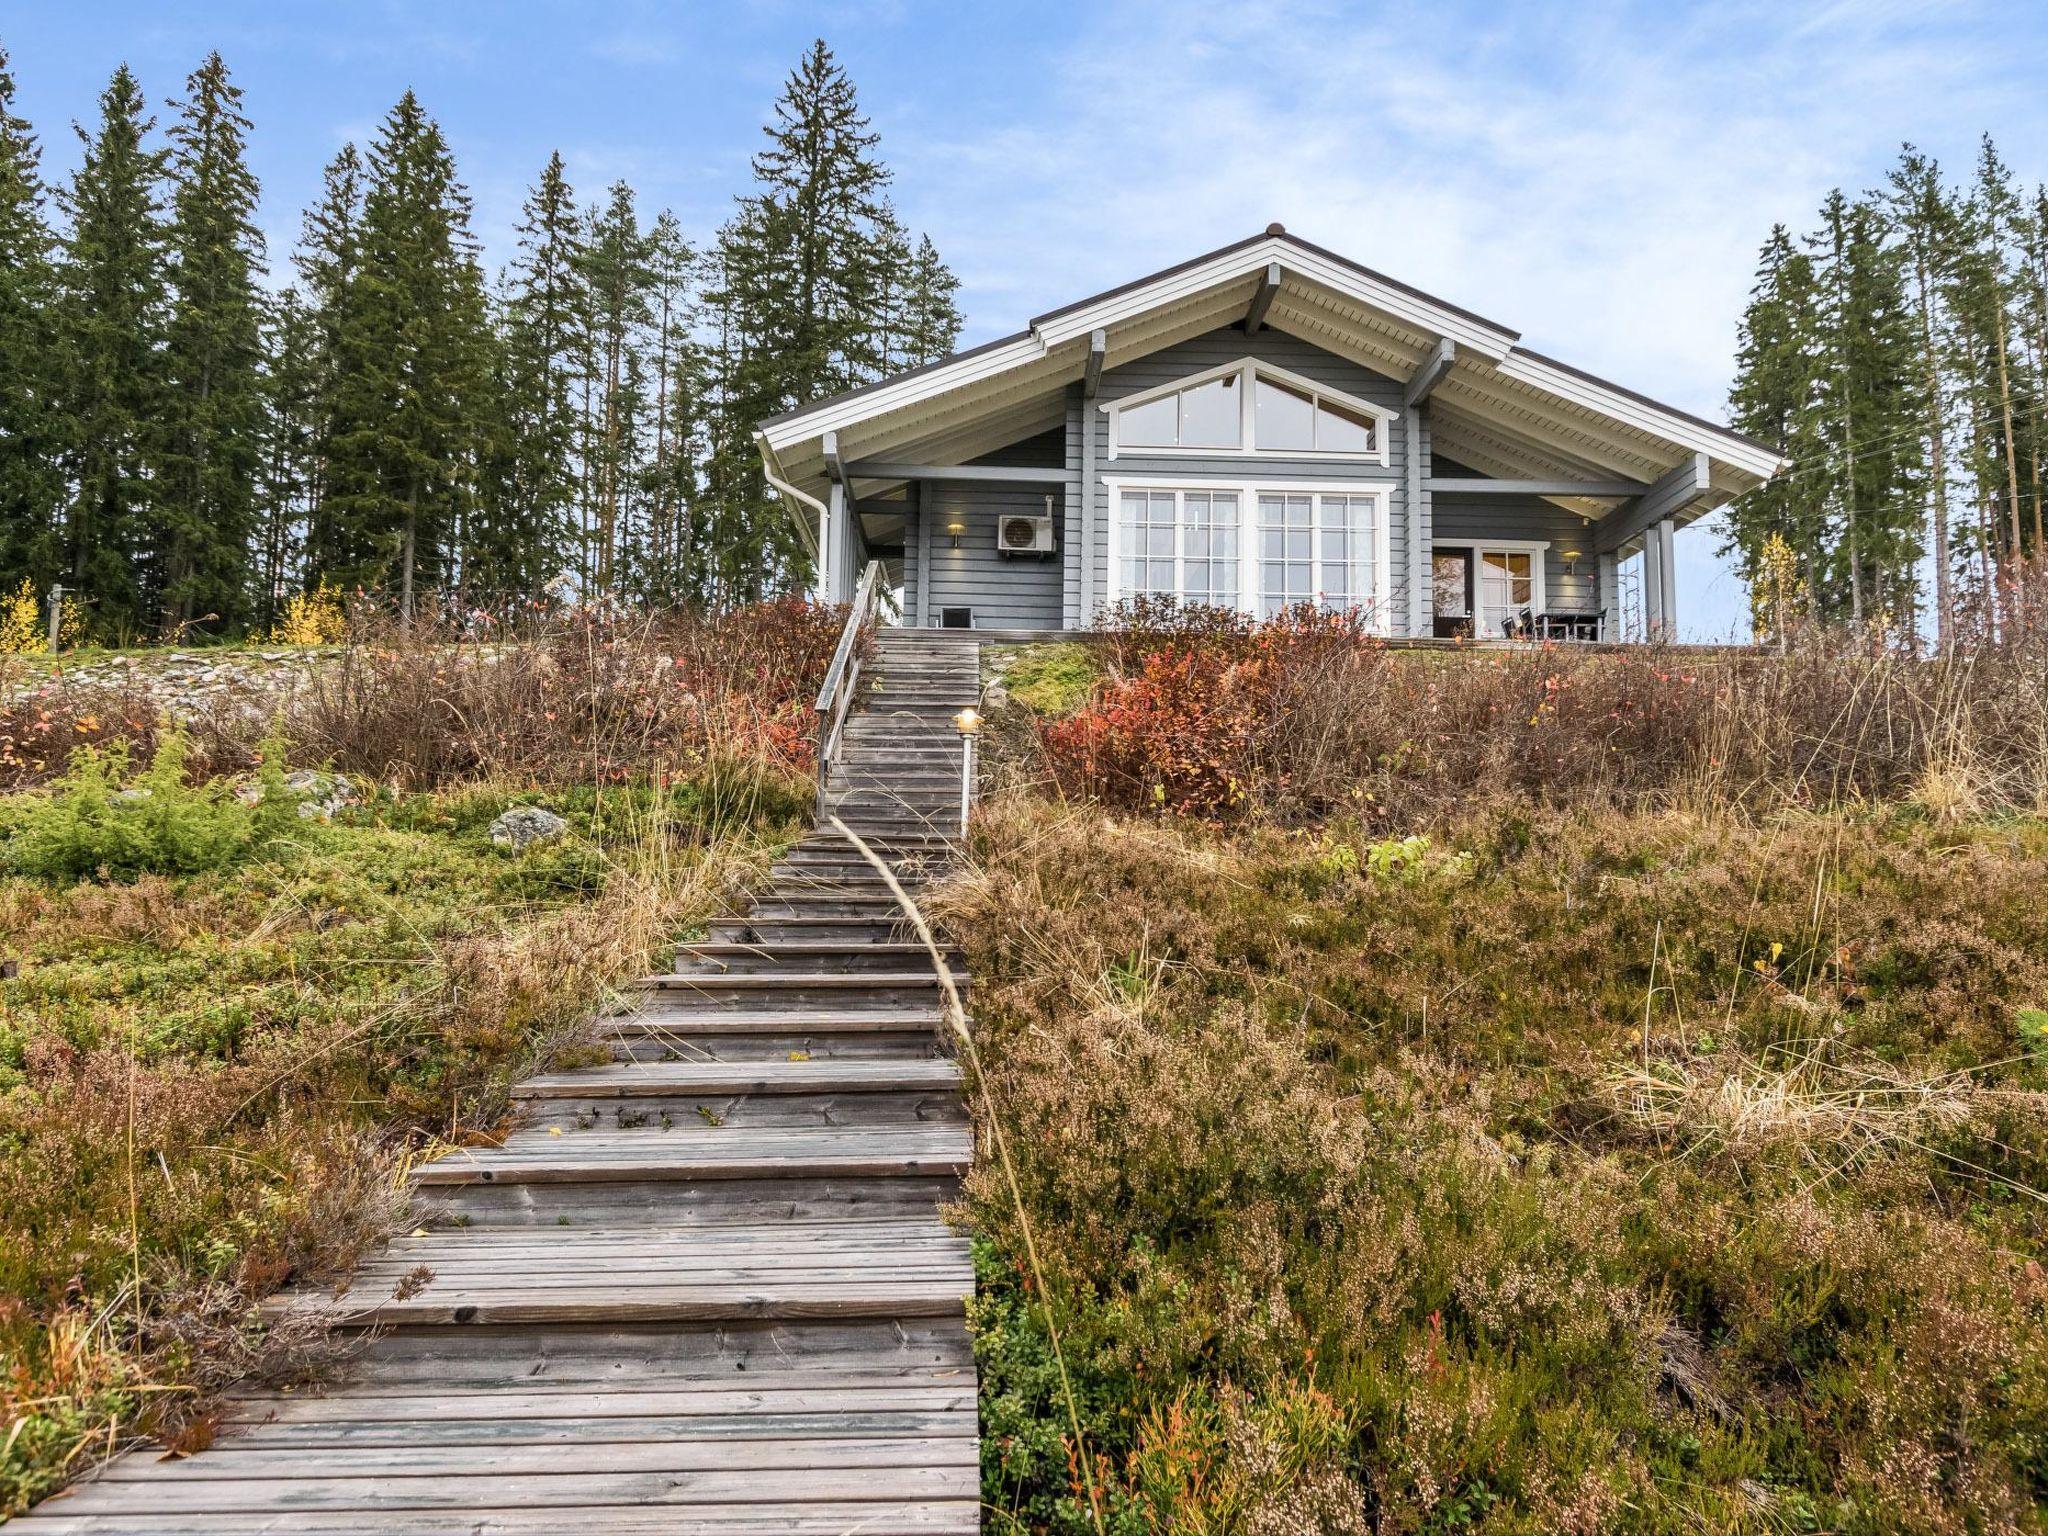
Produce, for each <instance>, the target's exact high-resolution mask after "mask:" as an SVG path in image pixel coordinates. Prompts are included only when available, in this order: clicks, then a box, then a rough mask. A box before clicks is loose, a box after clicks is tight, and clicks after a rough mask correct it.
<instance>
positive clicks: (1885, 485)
mask: <svg viewBox="0 0 2048 1536" xmlns="http://www.w3.org/2000/svg"><path fill="white" fill-rule="evenodd" d="M1821 218H1822V229H1821V231H1820V233H1819V234H1817V235H1815V236H1813V237H1812V239H1811V240H1810V241H1809V242H1808V243H1809V245H1811V246H1812V247H1813V248H1814V250H1815V253H1816V255H1815V262H1814V267H1815V279H1816V282H1815V294H1816V299H1817V306H1818V323H1819V326H1820V329H1821V331H1822V334H1823V335H1824V336H1826V338H1827V341H1828V344H1827V345H1826V346H1825V347H1824V348H1823V349H1822V353H1821V367H1820V369H1819V374H1818V382H1819V395H1818V399H1817V402H1816V409H1817V414H1818V428H1819V431H1818V437H1819V440H1820V444H1821V447H1822V451H1823V453H1824V454H1825V461H1826V464H1827V466H1828V468H1827V478H1828V479H1829V481H1830V482H1831V487H1832V492H1833V495H1832V500H1833V503H1834V506H1835V509H1836V514H1837V517H1838V518H1839V521H1840V529H1839V543H1838V548H1837V550H1836V558H1835V561H1834V566H1833V571H1832V572H1831V573H1830V574H1831V575H1832V576H1833V580H1832V582H1831V583H1830V587H1829V589H1828V590H1830V591H1831V592H1832V594H1833V602H1832V603H1831V605H1830V606H1831V607H1832V609H1833V611H1834V612H1836V613H1841V614H1842V616H1845V617H1847V618H1848V619H1849V620H1850V621H1851V622H1853V623H1859V624H1860V623H1862V622H1863V621H1864V620H1865V619H1866V618H1868V617H1872V616H1874V615H1876V614H1879V613H1883V614H1885V615H1886V616H1887V617H1888V618H1889V619H1890V620H1892V621H1893V622H1894V623H1896V624H1899V625H1910V622H1911V618H1912V614H1913V611H1914V606H1915V604H1914V599H1915V594H1916V582H1915V577H1914V574H1913V573H1914V569H1915V566H1916V565H1917V563H1918V559H1919V553H1920V548H1921V545H1920V540H1919V514H1918V510H1917V509H1918V506H1919V496H1920V490H1921V485H1922V481H1923V478H1924V472H1923V470H1922V468H1921V456H1920V453H1919V450H1918V446H1917V444H1916V442H1915V441H1914V439H1915V435H1916V433H1917V430H1918V427H1919V425H1920V423H1921V421H1923V420H1924V419H1925V416H1924V412H1923V411H1922V410H1921V408H1920V404H1919V398H1918V372H1917V369H1916V367H1915V347H1914V343H1913V338H1912V331H1911V328H1910V321H1909V318H1908V310H1907V304H1906V298H1905V292H1904V285H1903V282H1902V279H1901V273H1900V261H1899V253H1898V251H1897V250H1896V249H1895V248H1893V247H1892V246H1890V245H1889V244H1888V243H1887V242H1886V240H1885V238H1884V234H1885V231H1884V223H1883V219H1882V217H1881V215H1880V214H1879V212H1878V210H1877V208H1876V207H1875V206H1874V204H1873V203H1871V202H1870V201H1869V200H1861V201H1857V202H1851V201H1850V200H1849V199H1848V198H1847V197H1845V196H1844V195H1843V194H1842V193H1841V192H1839V191H1836V192H1834V193H1832V194H1830V196H1829V197H1828V199H1827V202H1826V203H1825V204H1824V205H1823V207H1822V210H1821ZM1843 589H1846V594H1847V602H1846V612H1844V611H1843V609H1842V606H1841V595H1842V592H1843Z"/></svg>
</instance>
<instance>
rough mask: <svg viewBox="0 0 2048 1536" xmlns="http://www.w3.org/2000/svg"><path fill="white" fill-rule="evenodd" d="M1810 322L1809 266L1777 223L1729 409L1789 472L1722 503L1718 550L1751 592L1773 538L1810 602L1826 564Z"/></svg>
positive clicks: (1746, 320)
mask: <svg viewBox="0 0 2048 1536" xmlns="http://www.w3.org/2000/svg"><path fill="white" fill-rule="evenodd" d="M1816 318H1817V316H1816V302H1815V277H1814V270H1813V261H1812V259H1811V258H1810V257H1808V256H1807V254H1806V253H1805V252H1804V251H1802V250H1800V249H1798V248H1797V246H1795V245H1794V244H1793V241H1792V236H1791V233H1790V232H1789V231H1788V230H1787V229H1786V228H1785V226H1784V225H1782V224H1779V225H1776V226H1774V227H1773V228H1772V230H1771V234H1770V238H1769V239H1768V240H1766V241H1765V242H1764V246H1763V250H1762V251H1761V252H1760V253H1759V255H1758V257H1757V271H1756V281H1755V284H1754V285H1753V286H1752V287H1751V289H1750V297H1749V305H1748V307H1747V308H1746V309H1745V310H1744V312H1743V317H1742V325H1741V330H1740V332H1739V338H1738V341H1737V347H1736V371H1735V386H1734V389H1733V390H1732V391H1731V393H1730V396H1729V406H1730V414H1731V418H1732V420H1733V422H1734V424H1735V426H1736V427H1737V428H1739V429H1740V430H1741V431H1743V432H1746V433H1747V434H1749V435H1750V436H1751V437H1754V438H1756V439H1757V440H1758V441H1759V442H1763V443H1767V444H1769V445H1770V446H1771V447H1772V448H1773V449H1775V450H1776V451H1777V452H1779V453H1780V454H1782V455H1784V456H1785V457H1786V458H1787V459H1789V460H1791V461H1792V468H1791V470H1790V472H1789V473H1786V474H1784V475H1781V476H1779V477H1778V478H1776V479H1773V480H1769V481H1766V482H1765V483H1764V484H1763V485H1761V486H1759V487H1758V488H1757V489H1755V490H1753V491H1750V492H1749V493H1747V494H1746V495H1744V496H1741V497H1738V498H1737V499H1736V500H1735V501H1734V502H1733V503H1732V504H1731V505H1730V507H1729V509H1728V517H1727V529H1728V539H1727V543H1726V544H1725V545H1724V546H1723V549H1722V553H1723V554H1728V553H1733V554H1734V555H1735V557H1736V563H1737V568H1738V569H1739V570H1740V571H1741V572H1742V576H1743V579H1744V580H1745V581H1747V582H1749V583H1750V584H1751V585H1752V586H1754V585H1755V584H1756V582H1757V580H1758V578H1759V575H1760V573H1761V572H1762V571H1763V569H1764V567H1765V564H1766V549H1767V546H1768V545H1769V543H1770V541H1771V540H1772V539H1773V538H1774V537H1775V538H1777V539H1781V540H1783V542H1784V543H1785V545H1787V546H1789V547H1790V549H1791V550H1792V553H1793V557H1794V559H1795V560H1796V561H1797V563H1798V568H1799V569H1798V585H1799V586H1800V587H1801V588H1802V589H1803V590H1804V591H1805V592H1807V593H1808V594H1809V595H1811V594H1813V593H1815V592H1817V591H1818V590H1819V588H1820V585H1821V581H1822V577H1823V574H1824V572H1825V571H1826V569H1827V567H1828V565H1829V540H1828V528H1827V522H1828V514H1827V484H1826V481H1825V480H1824V479H1823V478H1822V477H1821V475H1820V474H1818V473H1817V472H1816V467H1817V466H1818V464H1819V463H1820V460H1821V445H1820V434H1819V431H1818V421H1817V416H1816V405H1817V401H1818V388H1817V381H1816V373H1817V371H1818V366H1819V362H1818V352H1819V348H1820V337H1819V335H1818V330H1817V325H1816Z"/></svg>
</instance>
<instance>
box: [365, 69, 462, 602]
mask: <svg viewBox="0 0 2048 1536" xmlns="http://www.w3.org/2000/svg"><path fill="white" fill-rule="evenodd" d="M469 217H470V205H469V197H468V194H467V192H465V191H464V189H463V187H462V185H461V183H460V182H459V181H458V180H457V179H456V174H455V165H454V160H453V157H452V156H451V155H450V153H449V151H448V146H447V142H446V140H445V139H444V138H443V137H442V134H441V130H440V128H439V127H438V126H436V125H435V123H434V122H433V121H432V119H430V118H429V117H428V116H427V115H426V113H425V112H424V111H423V110H422V108H421V107H420V104H419V100H418V98H417V97H415V96H414V95H413V93H412V92H410V91H407V92H406V93H405V95H404V96H403V97H401V98H400V100H399V102H398V104H397V105H396V106H395V107H393V108H392V109H391V112H390V113H389V115H388V116H387V117H386V118H385V120H384V124H383V126H382V128H381V129H380V130H379V132H378V135H377V139H376V142H375V143H374V144H373V145H372V147H371V150H370V154H369V158H368V162H367V190H366V192H365V194H364V197H363V209H362V220H361V229H360V236H359V239H358V241H357V257H358V259H357V266H356V270H355V272H354V274H353V276H352V278H351V279H350V281H349V284H348V289H349V292H348V301H347V304H346V306H345V312H344V314H343V315H342V317H341V321H342V325H343V327H344V329H343V333H342V336H341V338H340V344H339V348H338V351H339V354H340V358H341V360H342V361H343V362H344V363H345V365H346V367H345V371H344V372H342V373H341V374H340V376H339V377H337V378H336V379H335V380H334V381H333V389H334V395H335V417H336V420H335V427H334V434H333V438H332V440H331V441H330V443H329V444H328V450H327V451H328V455H329V458H330V461H332V462H333V463H335V464H336V466H337V469H338V473H337V475H336V483H335V484H333V485H331V486H330V487H328V489H327V492H326V496H325V500H326V502H327V503H328V504H329V505H330V506H334V507H335V508H336V510H337V511H338V513H339V514H340V515H339V517H338V519H337V520H338V521H339V522H341V523H342V524H343V525H344V526H346V527H347V528H348V529H349V530H350V531H351V535H352V539H353V542H354V545H355V547H356V549H357V550H358V551H360V553H359V555H358V559H359V560H360V562H361V563H360V564H359V565H358V566H357V567H356V569H354V570H352V571H349V570H344V571H343V572H342V573H340V574H342V575H343V576H344V577H345V578H349V579H353V580H355V581H358V582H360V583H362V584H363V585H365V586H372V587H384V588H386V589H387V590H390V591H392V592H393V593H394V595H395V598H396V601H397V604H398V609H399V612H400V614H401V615H403V616H405V617H406V618H408V619H409V618H410V617H411V614H412V612H413V606H414V601H415V598H416V596H417V594H418V593H419V592H420V591H421V590H422V589H423V588H425V587H427V586H430V585H437V584H440V583H443V582H445V581H446V580H448V579H449V578H450V577H452V576H453V575H454V574H455V572H454V571H453V569H452V566H453V558H452V556H453V552H454V550H455V549H456V547H457V546H458V544H459V540H460V536H461V530H462V524H463V519H464V517H465V514H466V513H467V511H468V508H469V505H470V502H471V500H472V498H473V496H474V493H475V488H476V477H477V468H478V456H479V449H480V447H481V423H482V422H483V421H484V419H485V412H486V391H487V387H488V385H489V381H490V379H491V377H492V366H491V348H492V346H493V338H492V337H491V335H490V332H489V327H488V318H487V314H486V303H485V295H484V286H483V277H482V273H481V271H480V270H479V268H478V265H477V258H476V250H475V245H474V241H473V239H472V237H471V235H470V228H469ZM337 504H338V505H337Z"/></svg>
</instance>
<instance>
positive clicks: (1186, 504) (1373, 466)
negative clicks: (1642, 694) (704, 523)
mask: <svg viewBox="0 0 2048 1536" xmlns="http://www.w3.org/2000/svg"><path fill="white" fill-rule="evenodd" d="M756 440H757V442H758V445H759V447H760V451H761V457H762V461H763V463H764V464H765V465H766V467H767V471H768V476H769V480H770V483H771V484H773V485H774V486H775V487H776V489H777V490H778V491H779V492H781V494H782V495H783V496H784V497H785V499H786V500H787V502H788V504H789V506H790V508H791V511H792V513H793V515H794V516H795V517H796V518H797V520H798V525H799V527H800V528H801V529H802V530H803V532H804V537H805V540H806V542H807V543H808V544H809V545H810V546H811V548H812V550H813V552H814V553H815V554H816V555H817V557H818V565H819V571H820V579H819V591H820V593H821V594H822V595H824V596H826V597H828V598H832V599H836V600H845V599H846V598H847V597H849V596H850V595H851V593H852V590H853V585H854V582H855V581H856V579H857V577H858V575H859V572H860V571H861V569H862V568H863V566H864V565H865V564H866V562H868V561H870V560H874V559H880V560H882V561H884V562H885V563H886V569H887V571H888V574H889V575H890V577H891V578H892V580H893V583H894V584H895V585H896V586H898V587H899V588H900V590H901V592H902V606H903V619H904V622H905V623H908V624H915V625H930V626H971V627H973V628H977V629H1003V630H1058V629H1085V628H1088V627H1089V626H1090V625H1091V623H1092V622H1093V621H1094V619H1095V618H1096V616H1097V615H1098V614H1099V613H1100V612H1101V611H1102V609H1103V608H1104V607H1106V606H1108V605H1110V604H1113V603H1115V602H1117V601H1119V600H1120V599H1124V598H1128V597H1132V596H1134V595H1137V594H1141V593H1154V594H1173V595H1176V596H1179V597H1181V598H1183V599H1186V600H1189V601H1199V602H1207V603H1217V604H1222V605H1225V606H1232V607H1239V608H1243V609H1246V610H1248V611H1251V612H1254V613H1260V614H1266V613H1271V612H1273V611H1274V610H1276V609H1277V608H1279V607H1281V606H1284V605H1287V604H1291V603H1297V602H1303V601H1311V602H1316V603H1320V604H1323V605H1327V606H1339V605H1355V606H1358V607H1360V608H1362V609H1363V610H1364V611H1365V612H1366V613H1367V614H1368V615H1369V617H1370V620H1371V622H1372V623H1373V624H1374V625H1376V626H1377V627H1378V628H1380V629H1381V630H1382V631H1383V632H1384V633H1386V634H1388V635H1390V636H1438V637H1472V638H1479V639H1503V638H1506V639H1512V638H1522V637H1552V638H1559V639H1616V638H1622V637H1623V636H1622V624H1621V588H1622V583H1621V581H1620V575H1619V573H1620V571H1621V569H1622V563H1623V562H1624V561H1627V560H1631V559H1638V558H1639V559H1640V562H1641V564H1640V567H1639V568H1637V569H1638V570H1639V573H1640V591H1641V594H1642V599H1641V603H1642V607H1641V617H1642V620H1643V625H1644V628H1645V629H1646V630H1647V632H1648V633H1649V634H1651V635H1660V634H1670V633H1672V632H1674V630H1675V627H1676V614H1677V592H1676V582H1675V579H1674V577H1675V572H1674V562H1673V557H1672V535H1673V533H1674V531H1675V530H1676V529H1677V528H1679V527H1681V526H1682V525H1684V524H1685V523H1687V522H1690V521H1691V520H1693V519H1694V518H1697V517H1700V516H1703V515H1705V514H1706V513H1707V512H1709V511H1711V510H1712V509H1713V508H1715V507H1717V506H1719V505H1721V504H1722V503H1724V502H1726V501H1727V500H1728V499H1729V498H1730V497H1732V496H1735V495H1738V494H1740V493H1741V492H1743V491H1746V490H1748V489H1750V488H1751V487H1753V486H1756V485H1758V484H1760V483H1761V482H1762V481H1763V480H1765V479H1766V478H1768V477H1769V476H1771V475H1772V474H1774V473H1776V472H1777V471H1778V470H1779V469H1780V468H1781V467H1782V461H1781V460H1780V458H1779V457H1778V455H1777V454H1776V453H1774V452H1773V451H1772V450H1770V449H1769V448H1766V447H1764V446H1762V445H1761V444H1759V443H1756V442H1753V441H1752V440H1750V439H1749V438H1746V437H1743V436H1741V435H1740V434H1739V433H1736V432H1732V431H1730V430H1729V429H1728V428H1726V427H1723V426H1718V425H1716V424H1715V423H1713V422H1710V421H1703V420H1701V419H1700V418H1698V417H1696V416H1690V415H1688V414H1686V413H1685V412H1683V411H1679V410H1675V409H1673V408H1672V407H1670V406H1667V405H1660V404H1658V403H1657V402H1656V401H1654V400H1650V399H1646V398H1645V397H1644V396H1642V395H1638V394H1636V393H1634V392H1633V391H1630V390H1627V389H1623V388H1622V387H1620V386H1619V385H1616V384H1610V383H1608V382H1607V381H1606V380H1604V379H1598V378H1595V377H1593V376H1592V375H1591V374H1587V373H1583V372H1581V371H1579V370H1578V369H1576V368H1573V367H1570V366H1568V365H1567V364H1564V363H1560V362H1557V361H1555V360H1554V359H1551V358H1548V357H1544V356H1542V355H1541V354H1539V353H1536V352H1532V351H1530V350H1529V349H1528V348H1526V347H1524V346H1522V345H1521V344H1520V341H1519V339H1518V337H1517V334H1516V333H1515V332H1514V331H1511V330H1508V329H1507V328H1506V327H1504V326H1501V325H1497V324H1495V323H1494V322H1493V321H1491V320H1485V319H1482V318H1480V317H1479V316H1478V315H1475V314H1472V313H1470V312H1469V311H1467V310H1463V309H1459V308H1458V307H1456V306H1455V305H1452V304H1447V303H1445V302H1444V301H1443V300H1441V299H1437V298H1432V297H1431V296H1430V295H1428V294H1426V293H1423V292H1421V291H1420V290H1418V289H1415V288H1411V287H1409V286H1407V285H1406V284H1405V283H1400V282H1396V281H1395V280H1393V279H1392V278H1389V277H1384V276H1382V275H1380V274H1379V273H1377V272H1373V271H1370V270H1368V269H1367V268H1365V267H1361V266H1359V265H1357V264H1356V263H1354V262H1351V261H1348V260H1346V259H1345V258H1343V257H1341V256H1338V255H1336V254H1334V253H1333V252H1330V251H1326V250H1322V249H1320V248H1319V247H1317V246H1314V245H1310V244H1309V243H1307V242H1306V241H1304V240H1300V239H1297V238H1296V237H1295V236H1293V235H1290V234H1288V233H1287V232H1286V231H1285V230H1283V229H1282V228H1281V227H1280V226H1279V225H1277V224H1276V225H1272V226H1270V227H1268V228H1267V229H1266V231H1265V232H1264V233H1262V234H1259V235H1255V236H1253V237H1252V238H1251V239H1249V240H1243V241H1239V242H1238V243H1237V244H1235V245H1230V246H1226V247H1224V248H1223V249H1222V250H1218V251H1212V252H1210V253H1209V254H1208V255H1206V256H1198V257H1196V258H1195V259H1194V260H1192V261H1189V262H1184V263H1182V264H1181V265H1179V266H1176V267H1171V268H1169V269H1167V270H1166V271H1164V272H1157V273H1154V274H1153V275H1152V276H1150V277H1144V278H1140V279H1138V280H1137V281H1136V282H1133V283H1127V284H1125V285H1124V286H1122V287H1120V288H1114V289H1111V290H1110V291H1109V292H1107V293H1101V294H1097V295H1096V296H1095V297H1093V298H1089V299H1083V300H1081V301H1080V302H1078V303H1075V304H1069V305H1067V306H1066V307H1065V308H1062V309H1056V310H1053V311H1051V312H1050V313H1049V314H1044V315H1040V316H1038V318H1036V319H1035V320H1033V321H1032V322H1031V323H1030V325H1029V326H1028V327H1027V328H1026V329H1024V330H1022V331H1018V332H1017V333H1016V334H1014V335H1010V336H1004V337H1002V338H1000V339H999V340H996V341H991V342H988V343H986V344H985V345H982V346H979V347H974V348H972V349H970V350H968V351H965V352H962V353H959V354H958V355H956V356H953V357H949V358H946V359H944V360H943V361H940V362H937V363H933V364H930V365H929V366H927V367H923V368H918V369H915V370H912V371H911V372H908V373H904V374H899V375H897V376H896V377H894V378H889V379H884V380H881V381H880V382H878V383H875V384H871V385H868V386H867V387H865V388H863V389H858V390H855V391H853V392H851V393H849V394H845V395H840V396H838V397H836V398H834V399H830V400H822V401H819V402H818V403H816V404H814V405H808V406H805V407H804V408H803V409H801V410H798V411H793V412H790V413H788V414H786V415H783V416H778V417H775V418H773V419H772V420H769V421H766V422H763V423H762V424H761V427H760V430H759V431H758V433H757V434H756Z"/></svg>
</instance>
